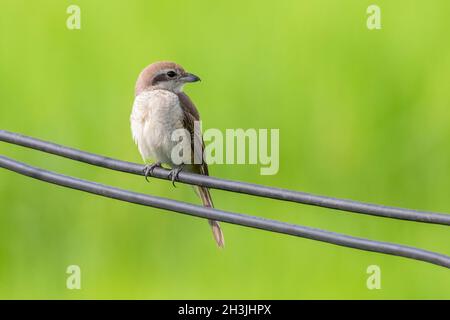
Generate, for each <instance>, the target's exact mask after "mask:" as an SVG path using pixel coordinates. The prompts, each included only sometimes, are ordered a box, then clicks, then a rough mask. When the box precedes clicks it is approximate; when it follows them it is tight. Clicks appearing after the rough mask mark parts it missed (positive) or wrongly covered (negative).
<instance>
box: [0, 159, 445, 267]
mask: <svg viewBox="0 0 450 320" xmlns="http://www.w3.org/2000/svg"><path fill="white" fill-rule="evenodd" d="M0 167H3V168H5V169H8V170H11V171H14V172H17V173H20V174H23V175H25V176H28V177H31V178H35V179H38V180H42V181H46V182H49V183H53V184H56V185H60V186H64V187H68V188H72V189H77V190H81V191H86V192H89V193H93V194H96V195H100V196H103V197H108V198H113V199H117V200H122V201H127V202H131V203H136V204H141V205H145V206H149V207H155V208H159V209H165V210H170V211H175V212H179V213H183V214H187V215H191V216H196V217H201V218H207V219H214V220H218V221H223V222H228V223H232V224H237V225H241V226H246V227H251V228H256V229H262V230H267V231H272V232H277V233H283V234H288V235H292V236H297V237H302V238H308V239H312V240H317V241H322V242H327V243H332V244H335V245H339V246H344V247H350V248H355V249H360V250H365V251H374V252H380V253H385V254H390V255H395V256H401V257H405V258H410V259H414V260H421V261H425V262H429V263H432V264H436V265H439V266H443V267H446V268H450V257H448V256H446V255H443V254H439V253H435V252H431V251H426V250H422V249H418V248H414V247H409V246H404V245H399V244H393V243H388V242H379V241H373V240H368V239H363V238H356V237H352V236H347V235H343V234H339V233H334V232H329V231H325V230H320V229H316V228H310V227H305V226H299V225H294V224H289V223H285V222H280V221H275V220H269V219H263V218H259V217H253V216H249V215H244V214H238V213H232V212H227V211H223V210H218V209H213V208H207V207H202V206H197V205H193V204H190V203H185V202H180V201H175V200H171V199H166V198H160V197H155V196H149V195H146V194H142V193H136V192H132V191H128V190H123V189H118V188H115V187H111V186H107V185H103V184H99V183H95V182H90V181H86V180H81V179H77V178H73V177H69V176H65V175H62V174H57V173H54V172H50V171H47V170H43V169H39V168H35V167H32V166H29V165H27V164H24V163H21V162H18V161H15V160H12V159H9V158H7V157H4V156H0Z"/></svg>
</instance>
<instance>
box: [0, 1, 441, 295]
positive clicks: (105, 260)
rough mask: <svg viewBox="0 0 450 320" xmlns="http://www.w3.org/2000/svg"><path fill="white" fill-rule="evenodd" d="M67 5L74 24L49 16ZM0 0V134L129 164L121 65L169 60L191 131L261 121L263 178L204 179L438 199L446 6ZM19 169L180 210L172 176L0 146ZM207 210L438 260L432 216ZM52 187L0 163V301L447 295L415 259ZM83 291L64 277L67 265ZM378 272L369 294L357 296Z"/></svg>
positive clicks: (420, 204)
mask: <svg viewBox="0 0 450 320" xmlns="http://www.w3.org/2000/svg"><path fill="white" fill-rule="evenodd" d="M72 3H74V4H77V5H79V6H80V7H81V30H68V29H67V28H66V19H67V17H68V15H67V14H66V8H67V7H68V6H69V5H70V4H72ZM371 3H372V1H362V0H346V1H332V0H328V1H325V0H320V1H285V0H279V1H276V2H273V1H265V2H264V1H260V0H259V1H242V0H239V1H238V0H227V1H209V0H204V1H144V0H142V1H99V0H97V1H87V0H86V1H56V0H52V1H51V0H48V1H18V0H3V1H2V2H1V4H0V101H1V107H0V128H2V129H6V130H10V131H15V132H20V133H23V134H27V135H31V136H35V137H39V138H42V139H46V140H51V141H54V142H57V143H61V144H64V145H68V146H73V147H76V148H79V149H83V150H87V151H91V152H95V153H99V154H103V155H108V156H111V157H116V158H120V159H124V160H128V161H134V162H140V161H141V159H140V157H139V154H138V151H137V149H136V147H135V146H134V144H133V142H132V139H131V134H130V129H129V114H130V111H131V106H132V102H133V98H134V97H133V89H134V83H135V80H136V77H137V75H138V73H139V72H140V70H141V69H142V68H143V67H145V66H146V65H147V64H149V63H151V62H154V61H157V60H163V59H164V60H166V59H167V60H174V61H177V62H178V63H180V64H182V65H183V66H184V67H185V68H186V69H187V70H188V71H190V72H193V73H195V74H198V75H199V76H200V77H201V78H202V80H203V81H202V82H201V83H197V84H194V85H190V86H188V88H187V89H186V91H187V92H188V93H189V95H190V96H191V97H192V99H193V100H194V101H195V103H196V104H197V106H198V108H199V109H200V112H201V114H202V119H203V127H204V129H207V128H219V129H220V130H225V129H226V128H279V129H280V170H279V173H278V174H277V175H274V176H261V175H260V174H259V169H260V167H259V166H257V165H213V166H211V168H210V172H211V174H212V175H214V176H217V177H224V178H228V179H235V180H243V181H248V182H254V183H260V184H265V185H271V186H278V187H285V188H290V189H295V190H301V191H306V192H312V193H318V194H323V195H330V196H335V197H344V198H351V199H355V200H361V201H366V202H374V203H380V204H386V205H394V206H401V207H407V208H415V209H423V210H430V211H437V212H449V210H450V197H449V190H450V148H449V142H450V126H449V124H450V116H449V107H450V90H449V83H450V42H449V31H450V19H449V12H450V2H449V1H447V0H433V1H410V0H408V1H407V0H397V1H381V0H378V1H376V3H377V4H378V5H379V6H380V7H381V10H382V30H378V31H370V30H368V29H367V28H366V18H367V14H366V9H367V6H368V5H369V4H371ZM0 152H1V154H4V155H6V156H9V157H13V158H15V159H17V160H20V161H26V162H27V163H30V164H32V165H35V166H39V167H43V168H46V169H49V170H53V171H57V172H61V173H66V174H69V175H73V176H76V177H80V178H84V179H89V180H95V181H98V182H102V183H106V184H110V185H114V186H120V187H123V188H127V189H132V190H135V191H139V192H145V193H148V194H154V195H159V196H164V197H171V198H175V199H178V200H182V201H189V202H193V203H197V204H198V203H199V200H198V199H197V198H196V196H195V194H194V193H193V192H192V190H191V188H190V187H189V186H184V185H181V184H179V186H178V188H176V189H174V188H172V186H171V185H170V183H168V182H165V181H160V180H151V182H150V183H146V182H145V181H144V179H143V178H142V177H137V176H132V175H126V174H121V173H117V172H112V171H109V170H105V169H101V168H96V167H91V166H88V165H84V164H80V163H75V162H72V161H69V160H65V159H62V158H58V157H55V156H50V155H47V154H43V153H40V152H37V151H32V150H26V149H23V148H20V147H17V146H12V145H7V144H4V143H1V144H0ZM212 194H213V197H214V201H215V204H216V206H217V207H218V208H221V209H225V210H231V211H236V212H241V213H248V214H252V215H258V216H262V217H269V218H273V219H280V220H283V221H288V222H293V223H298V224H302V225H307V226H314V227H318V228H322V229H329V230H332V231H336V232H342V233H347V234H351V235H354V236H361V237H367V238H370V239H377V240H384V241H390V242H398V243H402V244H408V245H413V246H418V247H421V248H425V249H429V250H433V251H437V252H441V253H445V254H450V241H449V240H450V238H449V233H448V229H446V228H445V227H444V226H437V225H422V224H417V223H413V222H400V221H394V220H389V219H384V218H376V217H369V216H363V215H357V214H353V213H344V212H338V211H333V210H327V209H321V208H315V207H310V206H303V205H299V204H292V203H283V202H279V201H274V200H267V199H259V198H254V197H249V196H243V195H237V194H232V193H226V192H222V191H213V192H212ZM223 229H224V232H225V237H226V244H227V246H226V248H225V249H224V250H218V249H217V248H216V246H215V244H214V242H213V240H212V236H211V234H210V230H209V227H208V225H207V223H206V222H205V221H204V220H202V219H197V218H192V217H188V216H183V215H180V214H176V213H172V212H166V211H161V210H156V209H152V208H147V207H142V206H137V205H132V204H128V203H123V202H119V201H115V200H111V199H106V198H101V197H97V196H93V195H89V194H86V193H83V192H79V191H74V190H69V189H64V188H60V187H57V186H54V185H50V184H45V183H43V182H39V181H36V180H32V179H29V178H26V177H23V176H20V175H17V174H14V173H12V172H8V171H5V170H0V298H50V299H57V298H63V299H66V298H68V299H72V298H126V299H128V298H150V299H153V298H155V299H157V298H162V299H168V298H180V299H185V298H186V299H187V298H202V299H203V298H205V299H206V298H213V299H219V298H237V299H241V298H249V299H253V298H258V299H264V298H267V299H299V298H302V299H303V298H305V299H312V298H324V299H331V298H333V299H347V298H368V299H381V298H387V299H396V298H407V299H416V298H425V299H429V298H445V299H449V298H450V273H449V271H448V270H447V269H444V268H442V267H438V266H434V265H430V264H427V263H423V262H418V261H412V260H408V259H403V258H398V257H393V256H386V255H381V254H376V253H369V252H362V251H357V250H353V249H349V248H343V247H337V246H333V245H329V244H324V243H320V242H314V241H310V240H305V239H300V238H294V237H290V236H285V235H279V234H272V233H269V232H263V231H259V230H254V229H249V228H244V227H239V226H234V225H228V224H223ZM71 264H76V265H79V266H80V267H81V273H82V274H81V276H82V279H81V281H82V289H81V290H68V289H66V286H65V285H66V278H67V274H66V273H65V271H66V268H67V266H68V265H71ZM372 264H376V265H379V266H380V268H381V272H382V288H381V290H368V289H367V288H366V279H367V277H368V275H367V274H366V268H367V267H368V266H369V265H372Z"/></svg>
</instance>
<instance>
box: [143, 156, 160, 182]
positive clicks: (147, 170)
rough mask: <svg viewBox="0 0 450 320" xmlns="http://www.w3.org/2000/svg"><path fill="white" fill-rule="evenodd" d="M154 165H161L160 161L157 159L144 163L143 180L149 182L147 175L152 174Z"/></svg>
mask: <svg viewBox="0 0 450 320" xmlns="http://www.w3.org/2000/svg"><path fill="white" fill-rule="evenodd" d="M156 167H161V162H159V161H157V162H155V163H152V164H147V165H145V167H144V177H145V180H147V182H149V181H148V177H149V176H150V175H151V174H153V169H155V168H156Z"/></svg>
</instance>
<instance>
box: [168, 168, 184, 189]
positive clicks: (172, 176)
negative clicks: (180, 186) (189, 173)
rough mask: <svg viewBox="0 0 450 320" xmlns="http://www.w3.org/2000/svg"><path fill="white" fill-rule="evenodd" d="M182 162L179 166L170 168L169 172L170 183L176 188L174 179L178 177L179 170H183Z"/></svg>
mask: <svg viewBox="0 0 450 320" xmlns="http://www.w3.org/2000/svg"><path fill="white" fill-rule="evenodd" d="M183 166H184V165H183V164H182V165H181V166H179V167H176V168H173V169H172V170H170V172H169V178H170V180H172V184H173V186H174V187H175V188H176V187H177V186H176V185H175V180H177V179H178V175H179V174H180V172H181V171H182V170H183Z"/></svg>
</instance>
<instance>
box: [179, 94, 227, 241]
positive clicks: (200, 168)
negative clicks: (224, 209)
mask: <svg viewBox="0 0 450 320" xmlns="http://www.w3.org/2000/svg"><path fill="white" fill-rule="evenodd" d="M178 98H179V100H180V105H181V108H182V109H183V113H184V119H183V126H184V128H185V129H187V130H188V131H189V133H190V134H191V150H192V151H193V152H191V154H192V156H191V157H192V158H191V163H192V164H193V165H192V166H191V167H192V168H193V171H194V172H195V173H200V174H203V175H205V176H207V175H209V172H208V165H207V164H206V161H205V158H204V157H203V150H204V149H205V144H204V142H203V138H202V133H201V132H195V131H196V130H195V126H194V124H195V121H199V120H200V115H199V113H198V110H197V108H196V107H195V105H194V103H193V102H192V101H191V99H189V97H188V96H187V95H186V94H185V93H178ZM198 131H200V130H198ZM194 145H198V146H202V147H201V148H197V149H201V150H195V149H196V148H194ZM200 152H201V154H198V153H200ZM195 153H197V154H195ZM194 157H196V159H201V160H202V163H201V164H195V163H194ZM195 189H196V190H197V191H198V194H199V196H200V198H201V199H202V203H203V205H204V206H205V207H211V208H212V207H214V205H213V202H212V198H211V193H210V192H209V189H208V188H206V187H195ZM208 223H209V225H210V226H211V229H212V232H213V236H214V240H215V241H216V243H217V245H218V246H219V247H220V248H223V247H224V246H225V239H224V237H223V233H222V229H221V228H220V225H219V223H218V222H217V221H215V220H208Z"/></svg>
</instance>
